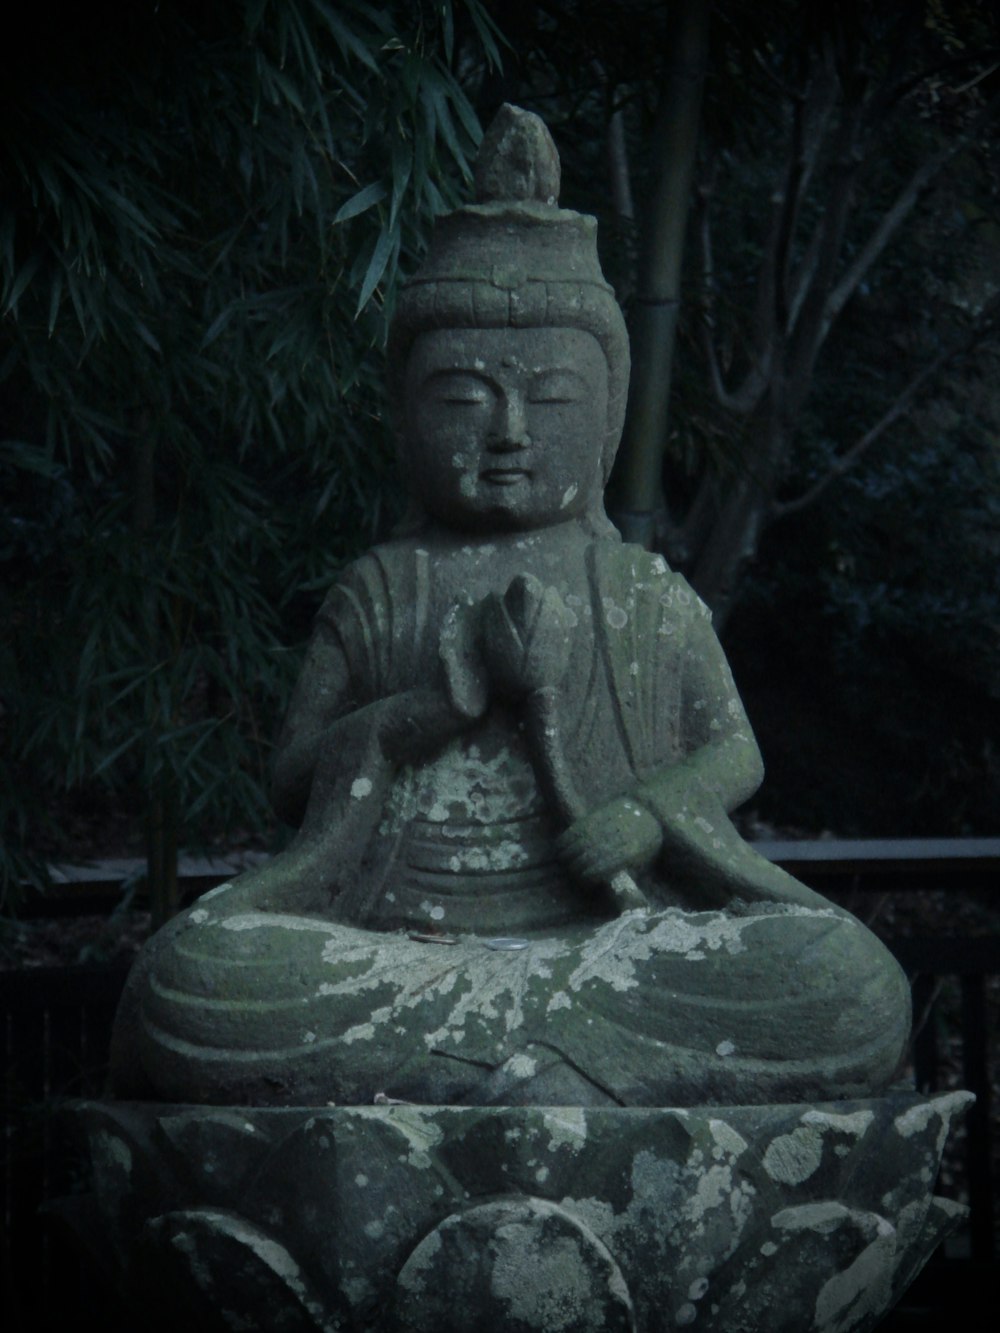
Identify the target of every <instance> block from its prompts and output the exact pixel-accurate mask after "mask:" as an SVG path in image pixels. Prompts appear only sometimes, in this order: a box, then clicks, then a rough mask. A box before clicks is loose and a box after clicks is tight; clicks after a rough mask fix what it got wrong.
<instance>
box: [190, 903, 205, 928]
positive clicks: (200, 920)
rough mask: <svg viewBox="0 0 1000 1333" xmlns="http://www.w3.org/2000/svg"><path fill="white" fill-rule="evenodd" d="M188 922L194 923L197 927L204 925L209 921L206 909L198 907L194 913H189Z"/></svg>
mask: <svg viewBox="0 0 1000 1333" xmlns="http://www.w3.org/2000/svg"><path fill="white" fill-rule="evenodd" d="M188 920H189V921H193V922H194V924H195V925H196V926H201V925H204V923H205V922H206V921H207V920H208V913H207V912H206V911H205V909H204V907H196V908H195V909H194V910H193V911H191V912H188Z"/></svg>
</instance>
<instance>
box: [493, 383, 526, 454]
mask: <svg viewBox="0 0 1000 1333" xmlns="http://www.w3.org/2000/svg"><path fill="white" fill-rule="evenodd" d="M530 443H531V438H530V436H529V435H528V425H527V420H526V414H525V409H524V396H523V395H522V394H520V393H518V392H517V390H513V391H511V392H509V393H505V394H503V396H502V397H501V398H500V400H499V402H498V403H497V408H496V415H495V416H494V418H493V429H492V432H491V435H490V441H489V447H490V448H491V449H494V450H506V449H523V448H524V447H525V445H528V444H530Z"/></svg>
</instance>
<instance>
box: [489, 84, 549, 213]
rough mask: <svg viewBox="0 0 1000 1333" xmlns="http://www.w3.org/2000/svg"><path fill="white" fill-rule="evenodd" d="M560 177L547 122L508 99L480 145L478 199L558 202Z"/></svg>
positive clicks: (491, 201) (543, 202)
mask: <svg viewBox="0 0 1000 1333" xmlns="http://www.w3.org/2000/svg"><path fill="white" fill-rule="evenodd" d="M559 177H560V168H559V153H558V151H557V149H556V146H555V144H554V143H553V142H552V135H551V134H550V133H549V131H548V128H547V126H546V124H545V122H544V121H543V120H542V119H541V118H540V117H539V116H536V115H535V114H534V112H532V111H524V110H523V109H522V108H521V107H519V106H511V105H510V103H509V102H505V103H504V104H503V106H502V107H501V108H500V110H499V111H498V112H497V114H496V116H495V118H494V120H493V123H492V125H491V126H490V128H489V129H488V130H487V131H486V134H485V135H484V136H483V142H482V143H481V144H480V147H479V155H478V157H477V158H476V166H475V183H476V202H477V203H480V204H489V203H505V202H508V201H510V202H515V201H516V202H522V201H527V200H534V201H537V202H538V203H542V204H555V203H556V202H557V200H558V199H559Z"/></svg>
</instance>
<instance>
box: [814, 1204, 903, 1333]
mask: <svg viewBox="0 0 1000 1333" xmlns="http://www.w3.org/2000/svg"><path fill="white" fill-rule="evenodd" d="M861 1216H862V1217H864V1215H863V1214H862V1215H861ZM869 1216H870V1215H869ZM865 1220H868V1219H867V1218H865ZM878 1220H879V1222H880V1223H881V1224H882V1225H880V1226H879V1227H878V1235H877V1236H876V1238H875V1239H874V1240H873V1241H872V1242H871V1244H870V1245H867V1246H866V1247H865V1248H864V1249H863V1250H862V1251H861V1253H860V1254H859V1255H858V1257H857V1258H856V1259H855V1260H854V1262H853V1263H852V1264H851V1265H850V1267H848V1268H846V1269H844V1271H843V1272H842V1273H835V1274H834V1275H833V1277H831V1278H830V1279H829V1280H828V1281H827V1282H825V1283H824V1284H823V1287H822V1288H821V1289H820V1293H819V1295H818V1296H817V1297H816V1310H815V1315H814V1322H813V1327H814V1328H816V1329H820V1330H821V1331H822V1333H848V1330H850V1329H854V1328H860V1327H864V1328H870V1327H871V1324H872V1322H873V1320H874V1318H875V1317H877V1316H878V1315H879V1314H881V1313H882V1311H883V1310H884V1309H885V1307H886V1306H887V1305H888V1303H889V1300H890V1293H891V1291H892V1273H893V1268H894V1261H895V1258H896V1253H895V1250H896V1246H895V1236H894V1233H893V1229H892V1227H891V1226H889V1225H888V1223H886V1222H885V1221H884V1219H883V1218H879V1219H878ZM884 1228H887V1230H886V1229H884Z"/></svg>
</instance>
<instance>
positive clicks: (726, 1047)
mask: <svg viewBox="0 0 1000 1333" xmlns="http://www.w3.org/2000/svg"><path fill="white" fill-rule="evenodd" d="M735 1050H736V1043H735V1042H732V1041H730V1040H729V1038H728V1037H727V1038H726V1040H725V1041H720V1042H719V1044H718V1046H716V1048H715V1054H716V1055H721V1056H722V1057H723V1059H725V1057H726V1056H727V1055H732V1054H733V1052H734V1051H735Z"/></svg>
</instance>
